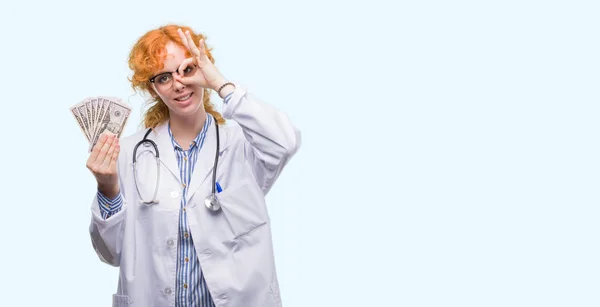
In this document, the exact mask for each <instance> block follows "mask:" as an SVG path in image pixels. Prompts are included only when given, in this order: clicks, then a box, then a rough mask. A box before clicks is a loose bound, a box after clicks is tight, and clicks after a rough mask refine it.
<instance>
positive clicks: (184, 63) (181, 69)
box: [177, 58, 196, 76]
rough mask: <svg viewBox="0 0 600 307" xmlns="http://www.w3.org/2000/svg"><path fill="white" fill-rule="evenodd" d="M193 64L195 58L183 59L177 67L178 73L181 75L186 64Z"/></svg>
mask: <svg viewBox="0 0 600 307" xmlns="http://www.w3.org/2000/svg"><path fill="white" fill-rule="evenodd" d="M195 64H196V60H195V59H194V58H187V59H185V60H183V62H181V64H180V65H179V67H178V68H177V72H179V75H181V76H183V70H184V69H186V68H187V67H188V66H190V65H195Z"/></svg>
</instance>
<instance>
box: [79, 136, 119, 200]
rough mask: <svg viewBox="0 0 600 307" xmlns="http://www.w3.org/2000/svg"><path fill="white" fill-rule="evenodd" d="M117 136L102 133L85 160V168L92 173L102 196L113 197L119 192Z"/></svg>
mask: <svg viewBox="0 0 600 307" xmlns="http://www.w3.org/2000/svg"><path fill="white" fill-rule="evenodd" d="M119 150H120V145H119V138H117V136H116V135H113V134H104V135H102V136H101V137H100V139H99V140H98V143H96V146H94V149H93V150H92V152H91V153H90V157H89V158H88V160H87V163H86V166H87V168H88V169H89V170H90V171H91V172H92V174H94V177H96V181H97V182H98V189H99V190H100V192H101V193H102V194H104V196H106V197H108V198H114V197H116V196H117V194H118V193H119V175H118V173H117V160H118V158H119Z"/></svg>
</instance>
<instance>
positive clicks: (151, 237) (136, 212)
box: [87, 25, 300, 307]
mask: <svg viewBox="0 0 600 307" xmlns="http://www.w3.org/2000/svg"><path fill="white" fill-rule="evenodd" d="M196 43H197V44H196ZM129 66H130V68H131V69H132V70H133V76H132V78H131V82H132V86H133V88H134V89H136V90H142V91H145V92H147V93H149V94H150V95H151V96H152V98H153V100H154V101H155V102H156V103H155V104H154V105H153V106H152V107H151V108H150V109H149V110H148V111H147V113H146V114H145V116H144V124H145V126H146V127H147V128H150V131H148V129H143V130H142V131H139V132H137V133H135V134H133V135H131V136H129V137H125V138H123V139H122V140H119V139H118V138H116V137H110V136H107V135H104V136H103V137H102V138H101V139H100V141H99V142H98V144H96V146H95V147H94V149H93V151H92V152H91V153H90V157H89V159H88V161H87V167H88V168H89V169H90V170H91V172H92V173H93V174H94V176H95V178H96V180H97V182H98V192H97V195H96V196H95V197H94V201H93V203H92V220H91V224H90V234H91V238H92V243H93V246H94V249H95V251H96V253H97V254H98V256H99V258H100V259H101V260H102V261H103V262H106V263H108V264H110V265H113V266H118V267H119V268H120V270H119V283H118V287H117V293H116V294H114V295H113V306H144V307H148V306H261V307H268V306H281V302H280V296H279V286H278V282H277V274H276V270H275V265H274V256H273V249H272V242H271V229H270V223H269V216H268V213H267V208H266V205H265V200H264V197H265V195H266V194H267V193H268V191H269V190H270V189H271V187H272V186H273V184H274V183H275V181H276V179H277V178H278V176H279V175H280V173H281V171H282V169H283V168H284V166H285V165H286V164H287V162H288V161H289V160H290V158H291V157H292V156H293V155H294V154H295V153H296V151H297V150H298V148H299V146H300V132H299V131H298V130H297V129H296V128H295V127H294V126H293V125H292V123H291V122H290V121H289V119H288V118H287V117H286V115H285V114H283V113H282V112H280V111H278V110H276V109H275V108H273V107H272V106H270V105H267V104H265V103H263V102H262V101H259V100H258V99H257V98H255V97H254V96H253V95H252V94H250V93H249V92H248V91H246V90H245V89H244V88H242V87H240V86H239V85H236V84H234V83H232V82H229V81H228V79H226V78H225V77H224V76H223V75H222V74H221V73H220V72H219V71H218V70H217V68H216V67H215V66H214V59H213V57H212V55H211V53H210V51H209V50H208V48H207V47H206V45H205V43H204V38H203V36H202V35H199V34H195V33H193V31H192V30H191V29H189V28H186V27H179V26H175V25H169V26H165V27H161V28H158V29H155V30H152V31H150V32H148V33H146V34H145V35H144V36H142V37H141V38H140V39H139V41H138V42H137V43H136V44H135V45H134V47H133V49H132V51H131V54H130V58H129ZM210 90H214V91H216V92H217V93H218V94H219V97H221V98H222V99H223V101H224V107H223V114H222V116H221V114H219V113H218V112H217V111H215V109H214V108H213V106H212V104H211V102H210V100H209V95H210ZM225 119H231V120H232V121H234V122H235V123H236V124H233V125H228V126H223V125H222V124H223V123H224V122H225ZM215 122H216V123H215ZM216 124H219V127H218V128H219V129H218V136H219V140H218V146H219V151H218V166H217V171H216V174H215V176H216V181H217V184H216V187H215V189H216V190H217V192H218V193H217V194H216V195H217V197H218V200H219V201H220V207H216V210H214V211H213V210H211V209H209V206H208V205H205V198H206V197H207V196H210V195H211V193H212V191H213V173H212V172H213V164H214V161H215V158H216V152H215V150H216V148H217V127H216ZM147 132H148V134H147V136H146V133H147ZM145 136H146V138H147V139H149V140H152V141H154V142H155V143H156V145H157V147H158V151H159V155H160V156H159V157H160V176H158V175H159V174H157V171H156V170H157V164H156V160H154V157H155V156H154V149H153V147H152V146H145V145H140V146H139V147H138V149H137V154H136V159H137V165H136V167H137V180H138V187H139V193H138V190H137V189H136V185H135V181H134V179H135V178H134V173H133V151H134V148H135V146H136V144H137V143H138V142H140V141H141V140H142V139H144V137H145ZM157 178H159V179H157ZM157 180H158V181H159V185H158V192H157V194H156V200H157V201H158V203H151V204H144V203H143V202H144V201H149V200H150V199H152V195H153V194H154V191H155V187H156V181H157ZM140 195H141V197H140Z"/></svg>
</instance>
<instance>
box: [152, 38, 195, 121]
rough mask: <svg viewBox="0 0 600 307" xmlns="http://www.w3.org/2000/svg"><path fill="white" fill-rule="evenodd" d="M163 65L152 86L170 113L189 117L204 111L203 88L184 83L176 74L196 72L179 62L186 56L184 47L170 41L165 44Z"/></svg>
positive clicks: (155, 75) (193, 68)
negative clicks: (178, 70)
mask: <svg viewBox="0 0 600 307" xmlns="http://www.w3.org/2000/svg"><path fill="white" fill-rule="evenodd" d="M166 53H167V54H166V57H165V59H164V61H163V63H164V67H163V69H161V70H160V71H157V72H156V73H155V74H154V75H153V76H154V82H153V83H152V86H153V88H154V91H156V93H157V94H158V96H159V97H160V98H161V99H162V101H164V103H165V104H166V105H167V107H168V108H169V110H170V112H171V114H172V115H177V116H180V117H189V116H194V115H197V114H198V112H202V111H204V107H203V105H202V98H203V93H204V91H203V89H202V88H201V87H199V86H189V85H184V84H183V83H181V82H179V81H178V79H177V76H191V75H193V74H194V73H197V70H198V69H197V68H195V67H193V66H192V67H187V68H186V67H182V68H181V71H180V72H177V69H179V66H180V65H181V63H182V62H183V61H184V60H185V59H186V58H187V56H186V49H185V48H183V47H180V46H178V45H176V44H174V43H172V42H169V43H168V44H167V45H166Z"/></svg>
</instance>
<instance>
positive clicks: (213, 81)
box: [174, 29, 227, 91]
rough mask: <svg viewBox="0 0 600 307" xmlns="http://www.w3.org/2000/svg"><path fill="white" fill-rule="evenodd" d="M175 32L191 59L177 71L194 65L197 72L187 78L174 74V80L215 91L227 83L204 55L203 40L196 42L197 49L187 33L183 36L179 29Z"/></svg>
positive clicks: (183, 63) (184, 62)
mask: <svg viewBox="0 0 600 307" xmlns="http://www.w3.org/2000/svg"><path fill="white" fill-rule="evenodd" d="M177 32H178V33H179V37H180V38H181V41H182V42H183V44H184V45H185V47H186V48H187V49H188V50H189V51H190V53H191V54H192V57H191V58H187V59H186V60H185V61H183V62H182V63H181V65H180V66H179V71H180V72H183V70H184V69H185V68H186V67H187V66H188V65H190V64H195V65H196V66H197V67H196V69H197V71H196V72H195V73H194V74H193V75H192V76H189V77H183V76H182V75H176V74H174V76H175V78H176V79H177V80H178V81H179V82H181V83H183V84H186V85H199V86H200V87H202V88H209V89H212V90H215V91H216V90H217V89H218V88H219V87H220V86H221V85H223V84H224V83H225V82H227V81H225V78H224V77H223V75H221V73H220V72H219V70H217V68H216V67H215V65H214V64H213V63H212V62H211V61H210V59H209V58H208V56H207V55H206V49H205V46H204V40H203V39H201V40H200V41H199V42H198V45H199V47H198V46H196V43H195V42H194V40H193V39H192V36H191V35H190V32H189V31H186V32H185V34H184V33H183V31H182V30H181V29H179V30H178V31H177Z"/></svg>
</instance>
